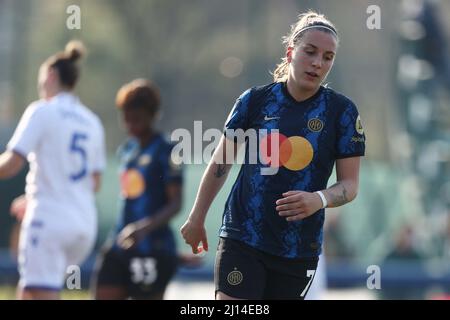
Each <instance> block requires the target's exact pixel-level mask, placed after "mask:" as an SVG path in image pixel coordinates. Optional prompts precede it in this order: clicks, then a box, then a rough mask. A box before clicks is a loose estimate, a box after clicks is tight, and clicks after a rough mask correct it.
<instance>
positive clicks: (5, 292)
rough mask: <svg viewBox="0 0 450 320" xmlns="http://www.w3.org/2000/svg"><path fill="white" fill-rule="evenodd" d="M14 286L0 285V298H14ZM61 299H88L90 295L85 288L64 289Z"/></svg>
mask: <svg viewBox="0 0 450 320" xmlns="http://www.w3.org/2000/svg"><path fill="white" fill-rule="evenodd" d="M15 298H16V288H15V287H12V286H0V300H14V299H15ZM61 298H62V299H63V300H90V299H91V296H90V293H89V291H87V290H64V291H63V292H62V294H61Z"/></svg>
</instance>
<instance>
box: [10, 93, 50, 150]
mask: <svg viewBox="0 0 450 320" xmlns="http://www.w3.org/2000/svg"><path fill="white" fill-rule="evenodd" d="M45 111H46V110H45V107H44V105H43V104H42V103H39V102H34V103H32V104H31V105H29V106H28V107H27V109H26V110H25V112H24V114H23V115H22V118H21V119H20V121H19V124H18V126H17V128H16V130H15V131H14V134H13V136H12V138H11V140H10V141H9V142H8V145H7V149H8V150H10V151H14V152H16V153H18V154H20V155H21V156H22V157H24V158H27V156H28V155H29V154H30V153H31V152H33V151H35V150H36V148H37V146H38V144H39V142H40V141H41V139H42V136H43V133H44V130H45V126H46V125H47V126H48V125H51V123H49V121H48V119H46V118H47V115H46V112H45Z"/></svg>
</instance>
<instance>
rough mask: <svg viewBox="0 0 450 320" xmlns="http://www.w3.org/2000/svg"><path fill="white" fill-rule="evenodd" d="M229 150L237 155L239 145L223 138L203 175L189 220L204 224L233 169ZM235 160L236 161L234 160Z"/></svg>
mask: <svg viewBox="0 0 450 320" xmlns="http://www.w3.org/2000/svg"><path fill="white" fill-rule="evenodd" d="M227 149H228V150H229V151H230V150H233V152H234V155H236V153H237V149H238V145H237V144H235V143H234V142H232V141H230V140H228V139H226V138H225V137H224V136H222V139H221V140H220V142H219V145H218V146H217V149H216V151H215V152H214V155H213V159H212V160H211V162H210V163H209V164H208V167H207V168H206V170H205V173H204V174H203V177H202V180H201V181H200V186H199V189H198V192H197V196H196V198H195V202H194V206H193V208H192V211H191V214H190V216H189V219H191V220H196V221H199V222H202V223H203V222H204V221H205V218H206V214H207V212H208V210H209V207H210V206H211V204H212V202H213V201H214V198H215V197H216V196H217V194H218V193H219V191H220V189H222V186H223V185H224V183H225V181H226V179H227V177H228V173H229V172H230V169H231V167H232V164H231V163H226V162H227V161H226V157H227ZM233 160H234V159H233Z"/></svg>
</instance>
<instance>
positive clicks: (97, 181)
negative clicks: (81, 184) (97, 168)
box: [92, 172, 102, 192]
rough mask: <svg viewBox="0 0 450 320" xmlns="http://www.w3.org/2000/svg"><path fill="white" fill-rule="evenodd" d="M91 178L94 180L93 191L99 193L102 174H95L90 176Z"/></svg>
mask: <svg viewBox="0 0 450 320" xmlns="http://www.w3.org/2000/svg"><path fill="white" fill-rule="evenodd" d="M92 178H93V179H94V191H95V192H99V191H100V187H101V185H102V174H101V173H99V172H95V173H93V174H92Z"/></svg>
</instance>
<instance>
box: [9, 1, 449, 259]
mask: <svg viewBox="0 0 450 320" xmlns="http://www.w3.org/2000/svg"><path fill="white" fill-rule="evenodd" d="M400 2H405V1H388V0H343V1H332V0H282V1H279V0H245V1H240V0H229V1H218V0H191V1H179V0H178V1H176V0H166V1H162V0H129V1H122V0H78V1H77V0H71V1H68V0H59V1H51V0H38V1H37V0H17V1H13V0H0V98H1V99H0V115H1V117H0V148H2V147H3V146H4V145H5V144H6V142H7V141H8V139H9V138H10V136H11V134H12V132H13V129H14V128H15V125H16V124H17V121H18V119H19V117H20V116H21V114H22V113H23V111H24V109H25V107H26V106H27V105H28V104H29V103H30V102H31V101H33V100H35V99H36V97H37V94H36V78H37V72H38V68H39V65H40V64H41V63H42V62H43V61H44V60H45V59H46V58H47V57H48V56H50V55H51V54H53V53H55V52H56V51H60V50H62V49H63V48H64V46H65V44H66V43H67V42H68V41H69V40H71V39H80V40H82V41H83V42H84V43H85V44H86V46H87V48H88V56H87V58H86V60H85V61H83V68H82V79H81V82H80V84H79V86H78V87H77V93H78V94H79V95H80V97H81V99H82V101H83V102H84V103H85V104H86V105H87V106H89V107H90V108H91V109H92V110H93V111H94V112H96V113H97V114H98V115H99V116H100V117H101V119H102V120H103V122H104V126H105V129H106V134H107V135H106V139H107V145H108V152H109V154H110V155H111V160H110V165H109V170H108V172H107V175H106V177H105V179H106V181H107V182H106V183H105V185H106V187H105V189H104V191H102V194H101V195H100V197H99V203H100V208H101V219H102V220H101V221H102V222H103V224H102V228H103V229H101V234H102V235H104V234H105V232H106V230H107V229H109V227H110V225H111V221H112V220H113V218H111V217H112V216H115V215H116V214H117V212H115V211H116V207H115V203H116V200H115V199H116V195H117V193H116V191H117V177H116V171H115V170H116V163H115V162H114V152H115V149H116V148H117V146H118V145H119V144H120V143H121V142H122V141H123V139H124V138H125V135H124V132H123V130H122V129H121V128H120V126H119V121H118V117H117V112H116V110H115V105H114V100H115V94H116V92H117V90H118V88H120V86H121V85H122V84H123V83H125V82H128V81H130V80H132V79H134V78H137V77H145V78H149V79H151V80H153V81H154V82H155V83H156V84H157V85H158V86H159V87H160V89H161V93H162V100H163V106H162V108H163V115H162V118H161V121H160V123H159V126H160V128H161V129H162V130H163V131H164V132H166V133H170V132H171V131H172V130H174V129H176V128H186V129H188V130H193V122H194V121H195V120H201V121H203V128H204V130H205V129H207V128H222V126H223V123H224V121H225V118H226V116H227V114H228V112H229V111H230V108H231V107H232V105H233V104H234V100H235V99H236V97H238V96H239V95H240V94H241V93H242V92H243V91H244V90H246V89H247V88H249V87H251V86H255V85H262V84H266V83H269V82H271V81H272V77H271V75H270V71H272V70H273V69H274V67H275V65H276V64H277V63H279V61H280V58H281V57H282V56H283V55H284V48H283V45H282V43H281V38H282V36H284V35H286V34H287V32H288V31H289V28H290V24H292V23H294V22H295V21H296V19H297V15H298V14H299V13H300V12H303V11H305V10H307V9H309V8H311V9H315V10H318V11H320V12H322V13H324V14H326V15H327V16H328V17H329V18H330V19H331V20H332V21H333V22H334V23H335V24H336V26H337V27H338V29H339V32H340V38H341V43H340V48H339V51H338V55H337V60H336V63H335V67H334V69H333V71H332V72H331V74H330V77H329V79H328V82H329V85H330V86H331V87H332V88H334V89H336V90H338V91H341V92H342V93H344V94H345V95H347V96H349V97H351V98H352V100H353V101H354V102H355V103H356V104H357V105H358V108H359V111H360V113H361V117H362V120H363V124H364V128H365V132H366V135H367V139H368V140H367V153H366V158H365V159H364V165H363V173H362V175H361V187H360V193H359V197H358V199H357V200H356V201H355V202H354V203H352V204H350V205H349V206H346V207H344V208H342V209H341V210H335V212H333V210H330V211H331V212H330V213H329V214H328V215H329V217H330V219H329V220H330V224H329V226H328V228H329V238H330V239H332V241H330V248H329V252H330V254H331V255H333V254H335V255H337V256H343V257H348V258H355V259H356V258H359V259H360V260H362V261H370V262H372V261H379V260H380V259H382V257H383V256H384V255H387V254H388V252H389V250H390V248H391V247H392V246H393V245H394V238H393V234H394V232H395V230H397V228H399V225H401V224H402V223H404V222H405V221H411V220H412V219H416V221H420V222H419V223H423V221H424V220H423V219H424V217H425V216H426V211H427V210H426V208H425V209H424V207H423V206H422V204H423V203H422V202H423V201H422V199H421V196H420V193H421V190H422V189H421V186H420V184H421V180H420V178H418V177H417V176H416V174H415V171H414V167H413V166H412V167H409V166H407V165H405V155H406V157H407V156H408V154H411V153H408V150H409V149H408V147H410V146H409V144H408V143H407V142H408V141H406V142H405V139H404V137H405V135H406V136H407V135H408V134H412V133H411V132H410V131H408V129H407V126H408V124H407V121H406V117H407V114H406V112H407V110H406V109H407V108H406V109H405V108H403V107H402V103H401V101H405V100H404V98H405V95H407V93H406V92H404V91H402V90H399V88H398V74H397V72H398V63H399V56H400V55H401V53H402V52H403V51H404V46H405V43H404V42H402V41H401V40H400V36H399V29H401V19H402V14H401V8H400ZM413 2H415V3H419V2H420V1H416V0H411V1H410V3H413ZM434 2H435V3H438V5H439V11H438V12H439V15H440V17H441V18H443V17H447V16H449V15H450V2H448V1H434ZM69 5H78V6H79V7H80V9H81V29H80V30H68V29H67V27H66V20H67V18H68V17H69V14H67V12H66V10H67V7H68V6H69ZM369 5H378V6H379V7H380V8H381V29H380V30H369V29H368V28H367V25H366V21H367V18H368V17H369V14H368V13H367V8H368V6H369ZM440 20H441V21H440V22H439V23H442V25H441V28H442V30H445V32H444V33H443V36H444V40H445V41H448V40H449V39H448V38H449V33H448V32H446V31H447V30H449V28H448V26H447V25H446V24H447V23H448V21H444V19H440ZM406 68H407V67H406ZM402 99H403V100H402ZM399 101H400V102H399ZM444 109H445V108H444ZM202 168H203V167H201V166H200V167H199V166H192V167H191V168H190V169H189V170H190V171H189V172H188V175H189V179H188V182H189V184H188V188H187V189H189V190H188V191H186V192H187V193H188V196H187V197H186V202H185V208H184V211H183V213H182V214H181V215H180V217H179V218H178V219H177V220H176V221H175V223H174V226H175V229H178V227H179V225H180V224H181V222H182V220H184V218H185V217H186V214H187V211H186V210H189V208H190V206H191V205H192V202H193V195H194V191H195V190H194V189H195V187H196V186H197V185H198V183H199V178H200V174H201V171H202ZM230 180H232V179H230ZM230 180H229V182H230ZM13 181H14V185H18V187H17V188H15V189H12V188H8V187H6V185H7V184H5V183H4V182H0V191H1V190H2V189H1V188H2V187H3V188H4V190H8V191H9V193H8V194H7V193H4V192H3V191H2V192H1V194H0V224H1V225H2V227H1V228H2V230H3V231H4V232H2V233H1V234H0V245H1V244H3V245H6V244H7V241H8V240H7V239H8V232H7V230H8V226H10V225H11V223H12V219H10V218H9V217H7V211H8V206H9V202H10V201H11V199H12V196H13V194H17V193H19V192H21V187H22V185H21V183H23V175H22V176H21V177H19V178H16V179H14V180H13ZM231 182H232V181H231ZM5 192H6V191H5ZM225 196H226V192H223V196H222V197H221V198H220V199H219V201H216V202H219V203H218V204H216V207H215V208H216V209H214V210H217V211H218V212H217V211H216V212H214V214H213V215H214V216H216V217H215V218H211V219H214V220H213V221H214V223H212V228H213V230H211V233H210V234H211V235H210V237H211V236H212V237H214V236H215V235H216V234H217V230H218V227H219V225H218V224H219V223H220V216H221V208H222V206H223V201H224V198H225ZM444 211H445V212H446V210H444ZM336 217H339V219H337V218H336ZM3 226H4V227H3ZM430 228H431V227H430ZM430 230H433V229H432V228H431V229H430ZM424 237H425V238H427V237H428V238H429V237H430V236H429V235H425V236H424ZM429 243H432V241H431V240H430V241H429ZM419 247H420V246H419ZM212 248H214V247H213V246H212ZM429 248H430V247H429V246H428V247H427V246H426V245H423V246H422V247H420V248H419V249H422V250H423V251H426V250H428V249H429ZM184 249H186V248H183V250H184Z"/></svg>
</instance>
